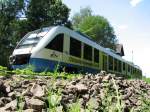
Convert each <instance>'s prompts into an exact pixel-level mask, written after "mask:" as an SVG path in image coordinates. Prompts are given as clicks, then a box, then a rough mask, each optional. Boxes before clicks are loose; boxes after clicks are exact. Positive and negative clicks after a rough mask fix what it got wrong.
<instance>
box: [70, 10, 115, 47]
mask: <svg viewBox="0 0 150 112" xmlns="http://www.w3.org/2000/svg"><path fill="white" fill-rule="evenodd" d="M82 10H84V11H82ZM89 10H90V9H89V8H84V9H81V10H80V13H77V14H75V15H74V16H73V20H72V21H73V27H74V28H75V29H76V30H79V31H80V32H83V33H85V34H86V35H88V36H90V37H91V38H92V39H93V40H95V41H96V42H97V43H99V44H100V45H101V46H103V47H107V48H111V49H115V44H116V43H117V39H116V35H115V34H114V30H113V27H112V26H111V25H110V24H109V22H108V21H107V19H105V18H104V17H102V16H96V15H92V11H91V12H90V13H88V14H87V13H85V12H89ZM77 18H78V19H77Z"/></svg>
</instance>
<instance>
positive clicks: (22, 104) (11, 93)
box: [0, 73, 150, 112]
mask: <svg viewBox="0 0 150 112" xmlns="http://www.w3.org/2000/svg"><path fill="white" fill-rule="evenodd" d="M149 101H150V85H149V84H147V83H145V82H144V81H142V80H126V79H123V78H122V77H115V76H114V75H112V74H102V73H99V74H97V75H90V74H88V75H84V76H83V77H81V78H78V79H73V80H67V79H62V78H57V79H54V78H52V77H42V76H41V77H34V78H32V79H30V78H27V77H24V76H17V75H13V76H11V77H5V76H1V77H0V112H2V111H3V112H5V111H8V112H14V111H18V110H23V112H47V111H48V110H56V111H57V112H62V111H63V112H64V111H71V109H72V108H74V109H75V108H77V107H79V109H80V111H81V112H84V111H85V110H91V111H92V112H94V111H95V112H96V111H103V110H105V111H107V110H110V109H111V110H112V112H113V111H117V110H120V111H125V112H128V111H129V110H131V109H133V110H134V111H138V110H142V109H147V108H148V107H147V105H148V104H149V105H150V102H149ZM147 103H148V104H147ZM146 104H147V105H146Z"/></svg>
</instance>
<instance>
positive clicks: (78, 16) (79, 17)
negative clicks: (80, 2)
mask: <svg viewBox="0 0 150 112" xmlns="http://www.w3.org/2000/svg"><path fill="white" fill-rule="evenodd" d="M89 16H92V10H91V8H90V7H85V8H81V9H80V12H78V13H75V14H74V16H73V17H72V24H73V28H74V29H78V28H79V24H80V23H81V22H82V21H83V20H84V19H85V18H86V17H89Z"/></svg>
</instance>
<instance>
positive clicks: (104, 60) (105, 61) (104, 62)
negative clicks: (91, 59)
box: [102, 54, 108, 71]
mask: <svg viewBox="0 0 150 112" xmlns="http://www.w3.org/2000/svg"><path fill="white" fill-rule="evenodd" d="M107 66H108V61H107V55H106V54H103V65H102V68H103V69H102V70H104V71H107Z"/></svg>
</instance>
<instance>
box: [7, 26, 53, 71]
mask: <svg viewBox="0 0 150 112" xmlns="http://www.w3.org/2000/svg"><path fill="white" fill-rule="evenodd" d="M50 29H51V27H48V28H42V29H38V30H35V31H32V32H29V33H27V34H26V35H25V36H24V37H23V38H22V39H21V41H20V42H19V43H18V45H17V46H16V48H15V49H14V51H13V53H12V55H11V56H10V57H9V63H10V66H11V68H12V69H17V68H18V69H24V68H27V67H29V66H32V64H31V63H30V57H31V55H32V51H33V50H34V49H35V48H36V46H37V44H38V43H39V41H40V40H41V39H42V38H43V37H44V36H45V35H46V34H47V33H48V32H49V30H50Z"/></svg>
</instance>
